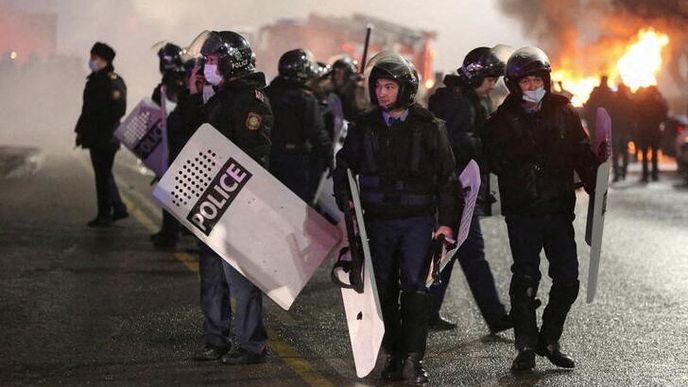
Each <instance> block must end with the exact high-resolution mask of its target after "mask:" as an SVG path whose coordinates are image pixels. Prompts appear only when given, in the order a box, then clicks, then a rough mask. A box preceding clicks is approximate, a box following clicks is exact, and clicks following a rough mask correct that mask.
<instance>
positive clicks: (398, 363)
mask: <svg viewBox="0 0 688 387" xmlns="http://www.w3.org/2000/svg"><path fill="white" fill-rule="evenodd" d="M402 364H403V359H402V358H401V357H400V356H398V355H394V354H389V353H388V354H387V358H386V359H385V366H384V368H382V374H381V376H382V379H383V380H401V367H402Z"/></svg>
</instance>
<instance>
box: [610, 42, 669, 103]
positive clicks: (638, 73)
mask: <svg viewBox="0 0 688 387" xmlns="http://www.w3.org/2000/svg"><path fill="white" fill-rule="evenodd" d="M667 44H669V37H668V36H667V35H665V34H662V33H657V32H655V31H654V30H653V29H648V30H641V31H640V32H638V40H637V41H636V42H635V43H633V44H632V45H631V46H630V47H629V48H628V50H627V51H626V53H625V54H624V56H622V57H621V58H620V59H619V60H618V61H617V62H616V68H617V69H618V70H619V75H620V76H621V79H622V80H623V81H624V83H625V84H626V85H628V87H630V89H631V90H632V91H634V92H635V91H636V90H638V89H639V88H641V87H647V86H654V85H657V78H656V77H655V75H657V73H658V72H659V70H660V68H661V67H662V49H663V48H664V46H666V45H667Z"/></svg>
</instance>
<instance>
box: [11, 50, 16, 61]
mask: <svg viewBox="0 0 688 387" xmlns="http://www.w3.org/2000/svg"><path fill="white" fill-rule="evenodd" d="M10 59H12V60H14V59H17V52H16V51H12V52H11V53H10Z"/></svg>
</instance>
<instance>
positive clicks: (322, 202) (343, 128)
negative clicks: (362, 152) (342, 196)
mask: <svg viewBox="0 0 688 387" xmlns="http://www.w3.org/2000/svg"><path fill="white" fill-rule="evenodd" d="M335 100H336V101H338V100H339V99H338V98H337V99H335ZM340 106H341V104H340ZM340 109H341V108H340ZM348 127H349V123H348V122H347V121H345V120H342V119H341V118H338V117H337V115H335V138H334V146H333V149H334V155H333V156H336V155H337V152H339V150H340V149H342V146H343V145H344V139H345V138H346V133H347V131H348ZM313 206H314V207H316V208H318V209H320V212H321V213H324V214H325V215H326V216H327V217H328V218H329V219H330V220H332V221H333V222H334V223H335V224H336V223H339V221H340V220H341V219H342V217H343V214H342V212H341V211H339V207H337V201H336V200H335V199H334V182H333V181H332V176H330V172H328V171H325V172H324V173H323V174H322V175H321V176H320V181H319V182H318V188H317V189H316V190H315V195H314V196H313Z"/></svg>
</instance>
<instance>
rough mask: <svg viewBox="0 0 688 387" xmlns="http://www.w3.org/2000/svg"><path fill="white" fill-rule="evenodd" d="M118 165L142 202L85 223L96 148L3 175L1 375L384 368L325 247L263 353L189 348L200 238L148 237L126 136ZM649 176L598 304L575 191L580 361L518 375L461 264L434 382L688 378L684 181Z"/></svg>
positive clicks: (635, 190)
mask: <svg viewBox="0 0 688 387" xmlns="http://www.w3.org/2000/svg"><path fill="white" fill-rule="evenodd" d="M635 168H637V167H635ZM116 173H117V176H118V182H119V185H120V190H121V192H122V194H123V196H124V198H125V199H126V201H127V203H128V205H129V207H130V212H131V215H132V216H131V217H130V218H128V219H125V220H123V221H120V222H118V223H117V224H116V225H115V226H113V227H110V228H107V229H99V230H93V229H89V228H88V227H86V225H85V224H86V221H88V220H89V219H90V218H91V217H92V216H94V215H95V192H94V182H93V176H92V174H91V172H90V165H89V161H88V158H87V155H86V154H85V153H84V152H79V151H71V152H62V153H60V154H56V153H49V154H45V155H44V158H43V162H42V163H41V166H40V168H39V169H38V170H37V171H35V172H34V173H33V174H27V175H24V176H22V177H16V178H12V179H4V180H0V187H1V188H0V265H1V266H0V267H2V270H0V311H2V312H1V314H0V328H1V329H2V334H0V350H1V352H0V353H2V356H1V358H2V360H0V385H86V384H88V385H235V386H304V385H311V386H332V385H335V386H366V385H377V384H381V381H380V380H379V367H380V365H381V364H378V369H376V370H375V371H374V372H373V373H372V374H371V375H370V376H369V377H367V378H365V379H362V380H360V379H358V378H356V376H355V372H354V368H353V360H352V357H351V352H350V347H349V342H348V334H347V330H346V326H345V322H344V316H343V309H342V306H341V300H340V296H339V291H338V289H337V288H335V287H334V286H333V285H332V284H331V282H330V279H329V270H330V266H331V263H330V262H329V261H328V262H326V263H325V264H324V265H323V266H322V267H321V268H320V269H319V270H318V272H317V273H316V275H315V276H314V277H313V279H312V280H311V281H310V283H309V284H308V285H307V287H306V288H305V289H304V291H303V292H302V294H301V295H300V296H299V298H298V299H297V301H296V302H295V304H294V306H292V309H291V310H290V311H289V312H285V311H283V310H281V309H280V308H279V307H277V306H276V305H275V304H273V303H272V302H270V301H266V302H265V305H266V314H267V316H266V319H267V326H268V328H269V330H270V336H271V341H270V356H269V361H268V362H267V363H266V364H261V365H252V366H243V367H228V366H223V365H221V364H217V363H197V362H194V361H192V360H190V358H191V355H192V353H193V352H194V351H195V350H197V349H198V348H199V347H200V346H201V344H202V343H201V312H200V308H199V302H198V298H199V281H198V275H197V260H196V257H195V254H194V249H195V245H194V243H193V241H192V240H191V239H190V238H187V239H185V240H184V241H183V243H182V244H181V245H180V246H179V249H178V250H177V251H174V252H162V251H156V250H155V249H154V248H153V246H152V245H151V243H150V242H149V241H148V235H149V234H150V233H151V232H154V231H156V230H157V228H158V225H159V219H160V210H159V209H157V208H156V207H155V205H154V204H153V202H152V200H151V199H150V192H151V190H152V187H151V186H150V184H149V183H150V180H151V176H148V175H144V174H141V173H140V172H139V171H138V169H137V166H136V162H135V161H134V160H133V158H132V157H131V156H130V155H129V154H127V153H126V151H124V150H123V151H121V152H120V153H119V154H118V162H117V166H116ZM638 180H639V175H638V174H637V172H632V173H631V174H630V176H629V180H628V181H627V182H622V183H619V184H616V185H614V186H613V187H612V189H611V190H610V193H609V207H608V217H607V220H606V224H605V236H604V243H603V262H602V272H601V275H600V286H599V288H598V295H597V298H596V300H595V301H594V302H593V303H592V304H586V303H585V290H586V286H585V278H587V277H586V276H587V257H588V254H589V249H588V247H587V245H585V243H584V242H583V240H582V236H583V229H584V210H585V208H587V197H586V195H584V194H581V195H579V203H578V210H577V214H578V215H579V216H578V217H577V219H576V223H575V225H576V232H577V241H578V252H579V259H580V262H581V279H582V280H583V281H582V288H581V294H580V296H579V299H578V301H577V302H576V304H575V305H574V306H573V309H572V312H571V314H570V318H569V320H568V322H567V327H566V332H565V334H564V337H563V339H562V344H563V346H564V349H565V350H566V351H567V352H568V353H570V354H571V355H572V356H574V358H575V359H576V362H577V368H576V369H574V370H561V369H557V368H556V367H554V366H552V365H550V364H549V363H548V361H547V360H546V359H542V358H538V360H537V368H536V371H535V372H533V373H530V374H525V375H513V374H512V373H511V372H510V371H509V366H510V363H511V360H512V358H513V356H514V354H515V352H514V349H513V334H512V333H511V332H507V333H506V334H500V335H498V336H489V335H487V328H486V326H485V325H484V323H483V321H482V319H481V317H480V315H479V312H478V310H477V308H476V306H475V303H474V302H473V300H472V299H471V297H470V293H469V291H468V288H467V286H466V284H465V280H464V278H463V276H462V274H461V273H460V271H461V269H460V268H459V267H458V265H457V266H456V270H457V273H454V277H453V281H452V283H451V285H450V288H449V292H448V295H447V301H446V303H445V308H444V314H445V315H446V316H447V317H449V318H451V319H453V320H455V321H457V322H458V324H459V328H458V329H456V330H454V331H450V332H441V333H440V332H438V333H432V334H431V336H430V339H429V343H428V352H427V356H426V366H427V369H428V370H429V372H430V377H431V385H437V386H445V385H446V386H449V385H451V386H456V385H471V386H472V385H480V386H530V385H537V386H572V385H577V386H597V385H599V386H685V385H688V349H687V348H688V333H687V332H688V292H687V290H688V230H687V228H686V225H688V189H687V188H686V187H684V186H680V181H679V179H678V177H676V176H675V175H674V174H673V173H671V172H666V173H663V174H662V176H661V180H660V181H659V182H656V183H650V184H647V185H645V184H640V183H637V181H638ZM482 226H483V232H484V234H485V238H486V249H487V256H488V260H489V261H490V264H491V265H492V268H493V271H494V274H495V278H496V280H497V285H498V289H499V291H500V294H501V295H502V296H503V297H504V300H505V301H506V302H507V303H508V298H507V290H508V283H509V277H510V276H509V265H510V259H511V256H510V253H509V249H508V243H507V239H506V227H505V225H504V221H503V219H502V218H498V217H495V218H487V219H484V220H483V221H482ZM541 269H542V271H543V273H546V271H547V267H546V263H545V262H544V260H543V264H542V267H541ZM544 277H545V279H544V280H543V282H542V283H541V286H540V298H541V299H543V301H546V299H547V295H546V293H547V290H548V288H549V282H548V280H547V279H546V275H545V276H544ZM539 311H540V312H541V311H542V308H540V310H539Z"/></svg>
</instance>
